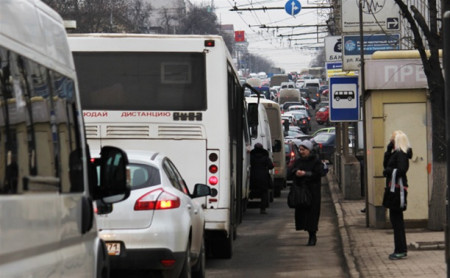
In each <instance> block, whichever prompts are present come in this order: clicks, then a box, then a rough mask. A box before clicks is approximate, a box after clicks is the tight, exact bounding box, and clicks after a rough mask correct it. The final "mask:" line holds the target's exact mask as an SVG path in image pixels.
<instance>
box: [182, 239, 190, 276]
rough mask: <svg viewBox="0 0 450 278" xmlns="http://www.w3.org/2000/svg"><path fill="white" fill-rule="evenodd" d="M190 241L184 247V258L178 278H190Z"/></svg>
mask: <svg viewBox="0 0 450 278" xmlns="http://www.w3.org/2000/svg"><path fill="white" fill-rule="evenodd" d="M191 275H192V269H191V241H190V240H189V241H188V245H187V247H186V257H185V258H184V263H183V268H182V269H181V273H180V278H191Z"/></svg>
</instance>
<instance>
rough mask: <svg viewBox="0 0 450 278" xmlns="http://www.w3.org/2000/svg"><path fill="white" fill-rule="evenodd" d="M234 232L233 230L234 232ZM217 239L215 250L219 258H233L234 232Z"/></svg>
mask: <svg viewBox="0 0 450 278" xmlns="http://www.w3.org/2000/svg"><path fill="white" fill-rule="evenodd" d="M232 233H233V232H232ZM232 233H231V234H230V235H229V236H228V237H227V236H223V238H221V239H217V240H216V241H215V246H214V252H215V253H216V256H215V257H216V258H218V259H231V257H232V256H233V234H232Z"/></svg>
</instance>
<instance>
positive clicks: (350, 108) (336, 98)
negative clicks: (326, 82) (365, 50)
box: [330, 76, 359, 122]
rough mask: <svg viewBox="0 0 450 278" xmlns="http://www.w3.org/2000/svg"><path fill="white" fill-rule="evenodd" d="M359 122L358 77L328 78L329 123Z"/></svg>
mask: <svg viewBox="0 0 450 278" xmlns="http://www.w3.org/2000/svg"><path fill="white" fill-rule="evenodd" d="M358 120H359V95H358V77H357V76H350V77H347V76H345V77H331V78H330V121H331V122H357V121H358Z"/></svg>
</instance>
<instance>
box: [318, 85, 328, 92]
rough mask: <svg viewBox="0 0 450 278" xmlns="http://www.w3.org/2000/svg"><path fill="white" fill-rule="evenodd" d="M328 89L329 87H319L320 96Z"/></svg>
mask: <svg viewBox="0 0 450 278" xmlns="http://www.w3.org/2000/svg"><path fill="white" fill-rule="evenodd" d="M327 89H328V85H322V86H320V87H319V94H323V91H325V90H327Z"/></svg>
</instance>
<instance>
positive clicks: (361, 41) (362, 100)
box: [359, 0, 369, 227]
mask: <svg viewBox="0 0 450 278" xmlns="http://www.w3.org/2000/svg"><path fill="white" fill-rule="evenodd" d="M363 1H366V0H359V46H360V60H361V61H360V62H361V63H360V67H359V76H360V77H361V79H360V80H361V85H360V89H361V97H360V106H361V110H362V122H363V141H364V146H363V151H364V155H363V161H364V167H363V171H364V179H363V183H364V195H365V199H366V227H369V198H368V195H369V194H368V191H369V189H368V183H367V149H366V148H367V136H366V120H365V117H366V105H365V99H366V80H365V79H366V76H365V69H364V65H365V61H364V26H363V25H364V21H363Z"/></svg>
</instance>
